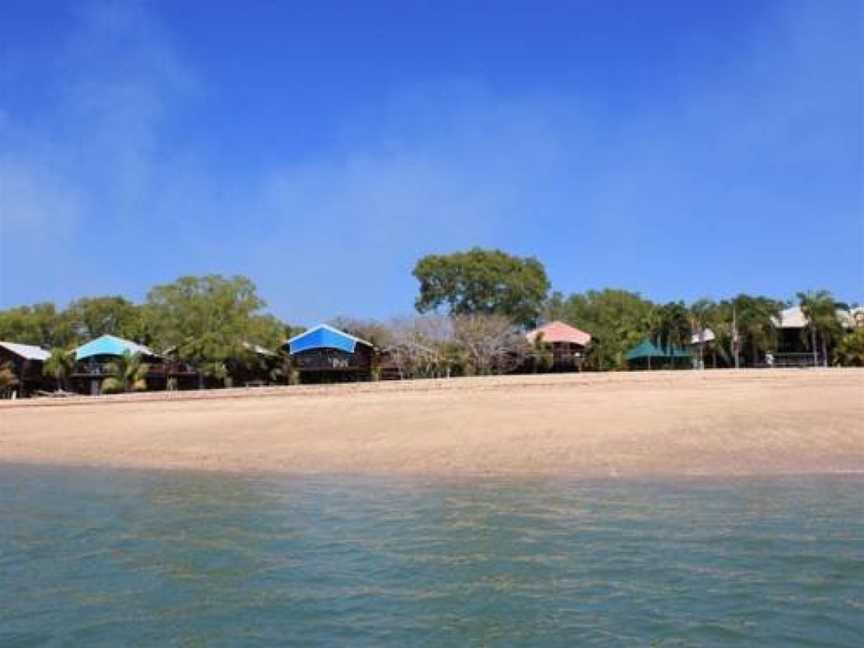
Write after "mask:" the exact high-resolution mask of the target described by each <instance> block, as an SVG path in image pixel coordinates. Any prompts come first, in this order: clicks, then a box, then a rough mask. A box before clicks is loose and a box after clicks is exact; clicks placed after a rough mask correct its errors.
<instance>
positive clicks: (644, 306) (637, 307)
mask: <svg viewBox="0 0 864 648" xmlns="http://www.w3.org/2000/svg"><path fill="white" fill-rule="evenodd" d="M653 308H654V307H653V304H652V303H651V302H650V301H648V300H646V299H643V298H642V297H641V296H640V295H639V293H633V292H628V291H626V290H616V289H609V288H607V289H605V290H600V291H596V290H589V291H588V292H586V293H582V294H578V293H577V294H573V295H570V296H569V297H567V298H566V299H565V298H564V296H563V295H561V293H554V294H553V295H552V297H551V298H550V299H549V301H548V302H547V304H546V307H545V309H544V319H545V320H546V321H552V320H561V321H562V322H566V323H567V324H570V325H571V326H575V327H577V328H579V329H582V330H583V331H587V332H589V333H590V334H591V346H590V348H589V351H588V356H587V358H586V367H587V368H591V369H597V370H606V369H619V368H622V367H624V366H625V360H624V356H625V354H626V353H627V351H629V350H630V349H631V348H633V347H634V346H635V345H637V344H639V342H641V341H642V340H643V339H645V337H647V336H648V335H649V334H650V332H651V314H652V312H653Z"/></svg>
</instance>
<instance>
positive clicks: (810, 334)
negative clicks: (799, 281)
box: [798, 290, 847, 366]
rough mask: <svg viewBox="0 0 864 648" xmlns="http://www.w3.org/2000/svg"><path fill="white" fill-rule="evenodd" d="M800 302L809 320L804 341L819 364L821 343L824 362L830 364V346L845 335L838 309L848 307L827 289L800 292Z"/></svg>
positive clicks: (803, 312)
mask: <svg viewBox="0 0 864 648" xmlns="http://www.w3.org/2000/svg"><path fill="white" fill-rule="evenodd" d="M798 303H799V304H800V306H801V313H802V314H803V315H804V318H805V319H806V320H807V325H806V326H805V327H804V330H803V331H802V335H803V337H804V343H805V344H807V346H809V347H810V350H811V351H812V353H813V365H814V366H816V365H817V364H818V356H819V344H820V343H821V347H822V362H823V364H824V365H825V366H828V347H829V345H831V344H832V343H833V342H834V341H835V340H838V339H839V338H840V337H841V336H842V335H843V325H842V323H841V322H840V318H839V317H838V315H837V311H838V310H840V309H843V310H846V308H847V307H846V305H845V304H842V303H840V302H838V301H836V300H835V299H834V296H833V295H832V294H831V293H830V292H829V291H827V290H816V291H808V292H799V293H798Z"/></svg>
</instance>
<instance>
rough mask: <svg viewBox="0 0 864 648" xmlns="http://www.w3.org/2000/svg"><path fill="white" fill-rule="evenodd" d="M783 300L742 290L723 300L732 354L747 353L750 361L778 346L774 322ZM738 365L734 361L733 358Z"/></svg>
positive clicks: (778, 314) (776, 319)
mask: <svg viewBox="0 0 864 648" xmlns="http://www.w3.org/2000/svg"><path fill="white" fill-rule="evenodd" d="M782 310H783V303H782V302H780V301H778V300H776V299H771V298H770V297H762V296H753V295H746V294H741V295H738V296H737V297H735V298H734V299H732V300H731V301H730V302H727V303H725V304H724V308H723V312H724V314H725V317H727V318H728V319H727V327H728V328H727V329H726V330H727V331H728V339H729V342H730V348H731V350H732V354H733V358H737V357H738V356H739V355H741V354H743V355H744V356H745V357H746V356H747V355H749V356H750V360H751V362H752V364H753V365H756V364H758V362H759V356H760V355H763V354H765V353H767V352H769V351H772V350H773V349H775V348H776V346H777V328H776V326H777V325H776V323H777V321H778V320H779V318H780V313H781V311H782ZM736 366H737V362H736Z"/></svg>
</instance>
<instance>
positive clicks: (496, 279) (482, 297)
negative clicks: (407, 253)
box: [413, 248, 550, 326]
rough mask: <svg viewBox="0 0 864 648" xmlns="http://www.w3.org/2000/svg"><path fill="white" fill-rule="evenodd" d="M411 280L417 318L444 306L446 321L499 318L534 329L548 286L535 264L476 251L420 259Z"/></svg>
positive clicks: (529, 259)
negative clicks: (450, 318) (416, 292)
mask: <svg viewBox="0 0 864 648" xmlns="http://www.w3.org/2000/svg"><path fill="white" fill-rule="evenodd" d="M413 274H414V277H416V278H417V280H418V281H419V282H420V295H419V296H418V297H417V300H416V302H415V306H416V308H417V311H418V312H420V313H426V312H430V311H434V310H436V309H438V308H440V307H442V306H445V305H446V307H447V309H448V311H449V313H450V314H451V315H503V316H505V317H507V318H509V319H510V320H511V321H512V322H514V323H516V324H518V325H520V326H532V325H534V324H535V323H536V320H537V318H538V316H539V315H540V311H541V309H542V307H543V303H544V300H545V299H546V296H547V294H548V292H549V286H550V284H549V278H548V277H547V276H546V269H545V268H544V267H543V264H542V263H540V261H538V260H537V259H535V258H533V257H527V258H523V257H517V256H513V255H510V254H507V253H505V252H502V251H501V250H483V249H480V248H473V249H471V250H468V251H467V252H456V253H454V254H432V255H429V256H425V257H423V258H422V259H420V260H419V261H418V262H417V265H416V266H415V267H414V273H413Z"/></svg>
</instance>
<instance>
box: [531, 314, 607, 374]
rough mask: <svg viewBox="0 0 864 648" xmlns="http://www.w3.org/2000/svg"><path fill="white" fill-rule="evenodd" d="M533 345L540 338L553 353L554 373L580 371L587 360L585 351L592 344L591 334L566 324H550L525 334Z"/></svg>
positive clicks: (556, 322)
mask: <svg viewBox="0 0 864 648" xmlns="http://www.w3.org/2000/svg"><path fill="white" fill-rule="evenodd" d="M525 337H526V338H527V339H528V342H530V343H531V344H532V345H536V344H537V340H538V338H539V339H540V340H541V341H542V344H543V346H545V347H546V348H548V349H550V350H551V351H552V367H551V369H552V370H554V371H572V370H574V369H575V370H577V371H580V370H581V369H582V362H583V360H584V359H585V350H586V349H587V348H588V346H589V345H590V344H591V334H590V333H586V332H585V331H582V330H579V329H578V328H576V327H575V326H570V325H569V324H565V323H564V322H558V321H555V322H549V323H548V324H544V325H543V326H541V327H540V328H537V329H534V330H533V331H529V332H528V333H526V334H525Z"/></svg>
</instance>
